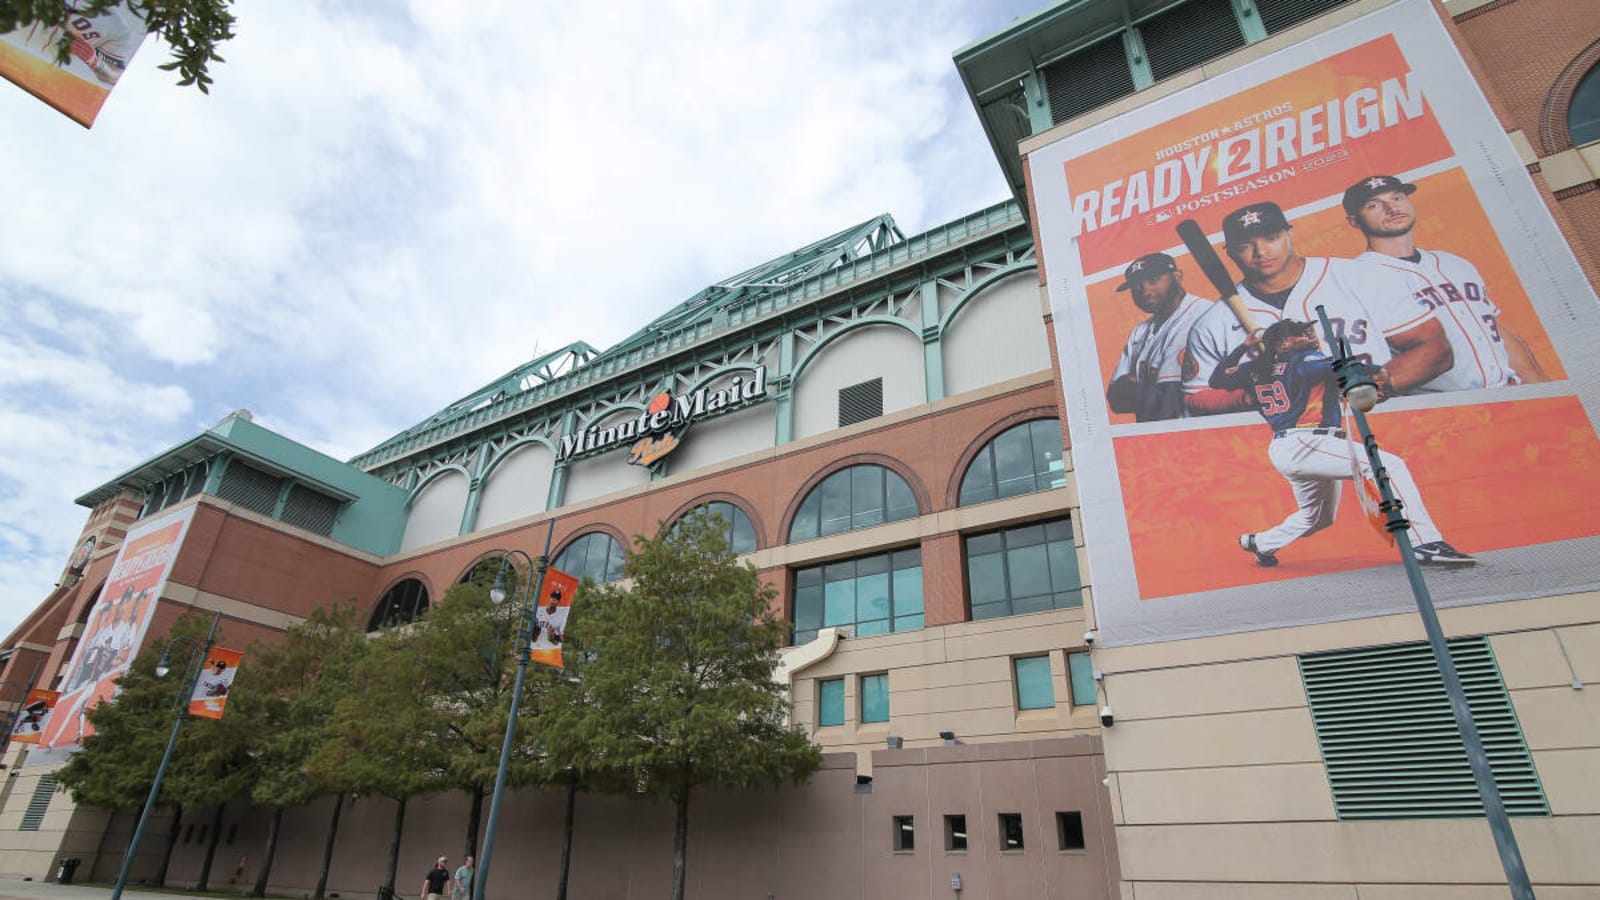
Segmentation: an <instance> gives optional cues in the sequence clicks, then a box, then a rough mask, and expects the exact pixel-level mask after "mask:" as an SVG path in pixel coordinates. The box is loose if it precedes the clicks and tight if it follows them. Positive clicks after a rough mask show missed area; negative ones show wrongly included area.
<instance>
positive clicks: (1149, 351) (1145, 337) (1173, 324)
mask: <svg viewBox="0 0 1600 900" xmlns="http://www.w3.org/2000/svg"><path fill="white" fill-rule="evenodd" d="M1211 305H1212V301H1210V300H1207V299H1205V298H1204V297H1196V296H1195V295H1194V294H1185V295H1183V299H1182V300H1180V301H1178V307H1177V309H1174V310H1173V311H1172V315H1170V316H1168V317H1167V320H1166V321H1165V322H1162V323H1161V324H1160V325H1159V326H1158V325H1157V324H1156V317H1155V316H1151V317H1150V318H1148V319H1145V320H1144V321H1143V322H1140V323H1139V324H1138V325H1135V326H1133V331H1131V332H1129V333H1128V343H1127V344H1126V345H1125V346H1124V347H1123V348H1122V356H1121V358H1119V359H1118V360H1117V369H1116V371H1115V372H1112V373H1111V378H1112V380H1116V379H1118V378H1121V377H1122V376H1124V375H1132V376H1133V377H1134V379H1135V380H1137V381H1138V382H1139V383H1140V384H1147V385H1149V384H1157V383H1159V382H1173V381H1180V380H1182V378H1183V370H1182V368H1181V365H1182V361H1183V360H1182V357H1183V348H1184V347H1185V346H1186V345H1187V344H1188V341H1189V329H1190V328H1193V327H1194V323H1195V322H1196V321H1197V320H1198V319H1199V318H1200V316H1201V315H1203V314H1204V313H1205V311H1206V310H1207V309H1209V308H1211Z"/></svg>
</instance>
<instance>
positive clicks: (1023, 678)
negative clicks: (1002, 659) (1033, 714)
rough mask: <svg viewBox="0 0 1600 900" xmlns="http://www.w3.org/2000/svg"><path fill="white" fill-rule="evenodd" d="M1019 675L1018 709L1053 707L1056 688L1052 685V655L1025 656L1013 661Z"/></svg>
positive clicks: (1013, 666)
mask: <svg viewBox="0 0 1600 900" xmlns="http://www.w3.org/2000/svg"><path fill="white" fill-rule="evenodd" d="M1011 666H1012V668H1013V669H1014V670H1015V672H1016V676H1017V709H1052V708H1054V707H1055V705H1056V694H1055V689H1054V688H1053V687H1051V685H1050V657H1048V656H1025V657H1022V658H1021V659H1014V660H1012V661H1011Z"/></svg>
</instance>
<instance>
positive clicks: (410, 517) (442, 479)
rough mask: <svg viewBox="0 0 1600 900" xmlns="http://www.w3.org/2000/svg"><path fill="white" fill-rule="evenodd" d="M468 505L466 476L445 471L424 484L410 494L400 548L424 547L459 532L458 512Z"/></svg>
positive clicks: (403, 549)
mask: <svg viewBox="0 0 1600 900" xmlns="http://www.w3.org/2000/svg"><path fill="white" fill-rule="evenodd" d="M466 508H467V476H465V475H463V474H461V473H460V472H446V473H444V474H443V475H440V476H438V477H437V478H434V479H433V480H432V481H430V482H428V483H427V484H425V485H423V487H422V490H421V491H419V492H418V493H417V496H416V497H414V498H412V501H411V508H410V510H409V511H408V513H407V518H406V531H405V535H404V536H403V537H401V538H400V552H402V553H404V552H405V551H407V550H414V549H416V548H418V547H425V546H427V545H429V544H434V543H438V542H439V541H442V540H446V539H448V538H453V537H455V536H456V535H458V534H460V533H461V514H462V512H463V511H465V510H466Z"/></svg>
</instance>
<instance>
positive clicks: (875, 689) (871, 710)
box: [861, 672, 889, 724]
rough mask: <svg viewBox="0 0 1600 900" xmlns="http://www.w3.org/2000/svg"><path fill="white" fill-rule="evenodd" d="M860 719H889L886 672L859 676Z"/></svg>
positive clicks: (880, 720)
mask: <svg viewBox="0 0 1600 900" xmlns="http://www.w3.org/2000/svg"><path fill="white" fill-rule="evenodd" d="M861 721H862V723H863V724H864V723H867V722H887V721H889V676H888V674H887V673H882V672H880V673H878V674H877V675H863V676H861Z"/></svg>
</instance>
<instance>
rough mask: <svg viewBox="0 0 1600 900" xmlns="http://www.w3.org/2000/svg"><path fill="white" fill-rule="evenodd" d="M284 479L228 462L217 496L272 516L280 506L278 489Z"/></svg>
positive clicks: (240, 463) (237, 462)
mask: <svg viewBox="0 0 1600 900" xmlns="http://www.w3.org/2000/svg"><path fill="white" fill-rule="evenodd" d="M282 485H283V480H282V479H280V478H277V477H275V476H272V475H268V474H267V473H265V472H263V471H261V470H260V469H252V468H251V467H249V466H247V465H245V464H244V463H242V462H239V461H238V460H237V459H236V460H233V461H232V462H230V463H228V468H227V469H226V470H225V471H224V472H223V473H222V484H221V485H220V486H219V487H218V488H217V496H218V497H221V498H222V499H224V500H227V501H228V502H230V503H237V504H239V505H240V506H242V507H244V508H245V509H249V510H254V511H256V512H258V513H261V514H262V515H267V516H270V515H272V513H273V511H274V510H276V509H277V508H278V491H279V489H280V488H281V487H282Z"/></svg>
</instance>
